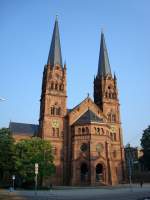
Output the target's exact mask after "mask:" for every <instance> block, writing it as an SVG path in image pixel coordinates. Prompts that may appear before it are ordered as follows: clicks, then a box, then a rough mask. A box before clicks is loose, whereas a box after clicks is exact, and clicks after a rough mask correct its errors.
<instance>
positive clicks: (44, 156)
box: [15, 137, 55, 183]
mask: <svg viewBox="0 0 150 200" xmlns="http://www.w3.org/2000/svg"><path fill="white" fill-rule="evenodd" d="M15 152H16V159H15V160H16V162H15V169H16V172H17V175H18V176H19V177H21V178H22V180H24V182H33V181H34V176H35V172H34V170H35V163H38V164H39V178H40V183H42V180H43V178H44V177H47V176H50V175H52V174H53V173H54V168H55V167H54V164H53V155H52V148H51V144H50V142H49V141H46V140H43V139H41V138H37V137H33V138H32V139H26V140H22V141H20V142H18V143H17V144H16V145H15Z"/></svg>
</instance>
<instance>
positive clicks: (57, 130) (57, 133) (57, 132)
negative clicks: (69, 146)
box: [56, 128, 59, 137]
mask: <svg viewBox="0 0 150 200" xmlns="http://www.w3.org/2000/svg"><path fill="white" fill-rule="evenodd" d="M56 135H57V137H59V128H56Z"/></svg>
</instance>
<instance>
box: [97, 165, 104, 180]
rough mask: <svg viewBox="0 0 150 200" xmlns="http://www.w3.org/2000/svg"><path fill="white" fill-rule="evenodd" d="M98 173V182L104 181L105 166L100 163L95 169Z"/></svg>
mask: <svg viewBox="0 0 150 200" xmlns="http://www.w3.org/2000/svg"><path fill="white" fill-rule="evenodd" d="M95 171H96V182H100V181H103V165H102V164H100V163H98V164H97V165H96V168H95Z"/></svg>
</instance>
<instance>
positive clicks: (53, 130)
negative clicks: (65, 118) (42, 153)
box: [52, 128, 55, 137]
mask: <svg viewBox="0 0 150 200" xmlns="http://www.w3.org/2000/svg"><path fill="white" fill-rule="evenodd" d="M52 136H53V137H55V128H53V129H52Z"/></svg>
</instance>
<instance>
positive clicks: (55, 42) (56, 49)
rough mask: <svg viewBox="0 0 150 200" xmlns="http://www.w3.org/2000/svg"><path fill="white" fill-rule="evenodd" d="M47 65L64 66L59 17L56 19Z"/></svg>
mask: <svg viewBox="0 0 150 200" xmlns="http://www.w3.org/2000/svg"><path fill="white" fill-rule="evenodd" d="M47 64H49V65H51V66H53V67H54V66H55V65H56V64H59V65H60V66H61V67H62V66H63V65H62V55H61V45H60V36H59V27H58V18H57V16H56V19H55V25H54V30H53V36H52V41H51V46H50V51H49V55H48V60H47Z"/></svg>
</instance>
